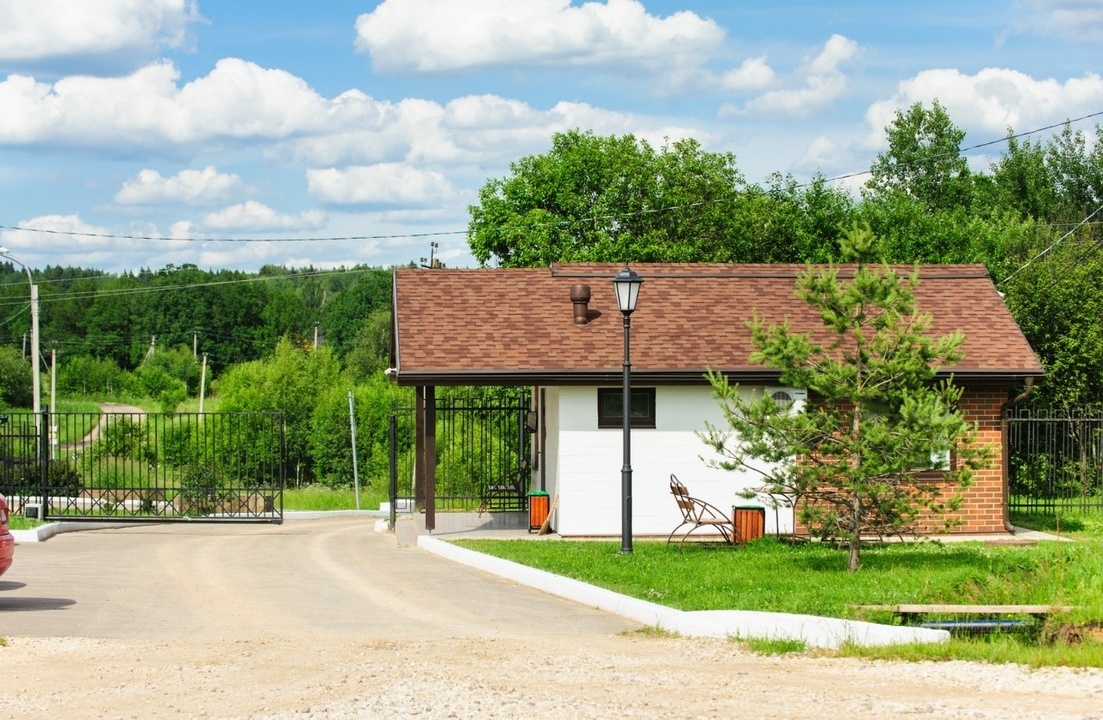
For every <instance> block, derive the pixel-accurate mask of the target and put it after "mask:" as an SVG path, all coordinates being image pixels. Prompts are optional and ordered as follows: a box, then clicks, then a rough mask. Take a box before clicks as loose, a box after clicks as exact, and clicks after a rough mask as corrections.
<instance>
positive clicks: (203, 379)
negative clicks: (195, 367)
mask: <svg viewBox="0 0 1103 720" xmlns="http://www.w3.org/2000/svg"><path fill="white" fill-rule="evenodd" d="M206 394H207V353H203V370H202V371H201V372H200V373H199V414H200V415H202V414H203V396H204V395H206Z"/></svg>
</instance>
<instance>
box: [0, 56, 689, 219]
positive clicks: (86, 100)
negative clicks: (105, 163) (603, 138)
mask: <svg viewBox="0 0 1103 720" xmlns="http://www.w3.org/2000/svg"><path fill="white" fill-rule="evenodd" d="M178 81H179V73H178V72H177V70H176V68H175V67H174V66H173V65H172V63H169V62H160V63H156V64H153V65H150V66H148V67H145V68H143V69H141V70H139V71H137V72H135V73H133V74H131V75H129V76H127V77H123V78H92V77H85V76H74V77H68V78H65V79H62V80H59V81H58V82H56V83H54V84H52V85H51V84H47V83H42V82H38V81H37V80H35V79H34V78H31V77H27V76H20V75H12V76H9V77H8V78H7V79H6V80H4V81H0V107H2V108H4V109H5V112H2V113H0V145H10V146H24V147H27V146H31V147H35V148H40V149H42V150H43V151H51V150H59V151H64V150H65V149H66V148H80V149H82V150H86V151H88V152H90V153H94V154H98V155H100V156H104V157H114V156H119V155H124V156H127V155H136V154H148V153H155V154H159V155H161V156H164V157H177V156H187V155H192V154H194V153H195V152H196V150H197V148H202V149H204V150H211V151H221V150H225V149H226V147H227V146H228V145H231V144H238V145H260V146H262V147H263V148H264V153H265V156H266V158H267V159H269V160H274V161H279V162H293V163H299V164H303V165H307V166H314V167H330V166H342V165H374V164H378V163H387V162H404V163H409V164H416V165H427V164H428V165H438V166H439V165H450V166H456V165H467V166H479V167H488V166H493V167H497V166H499V165H500V164H501V163H502V162H503V161H508V160H510V159H514V158H516V157H518V156H520V155H522V154H525V153H528V152H534V151H538V150H543V149H544V148H546V145H547V142H548V139H549V138H550V137H551V136H552V134H553V133H555V132H559V131H563V130H569V129H572V128H586V129H593V130H594V131H595V132H597V133H601V134H622V133H627V132H631V133H635V134H636V135H637V136H638V137H641V138H644V139H646V140H648V141H649V142H652V143H653V144H661V142H662V140H663V138H664V137H670V138H671V139H679V138H683V137H687V136H694V137H697V138H698V139H700V140H701V141H702V142H706V141H707V140H708V137H707V135H708V133H706V132H704V131H703V130H702V129H701V128H697V127H687V126H683V125H674V124H671V123H669V121H666V120H664V119H662V118H656V117H649V116H646V115H640V114H631V113H622V112H616V111H610V110H605V109H602V108H597V107H594V106H592V105H588V104H586V103H572V102H560V103H557V104H556V105H554V106H552V107H550V108H547V109H539V108H535V107H533V106H531V105H529V104H527V103H524V102H521V101H518V100H511V99H507V98H503V97H500V96H497V95H470V96H464V97H459V98H456V99H455V100H452V101H450V102H448V103H447V104H444V105H442V104H440V103H438V102H434V101H431V100H423V99H418V98H408V99H405V100H401V101H399V102H391V101H386V100H376V99H374V98H372V97H371V96H369V95H366V94H365V93H363V92H361V91H359V90H350V91H347V92H344V93H342V94H341V95H338V96H337V97H335V98H333V99H327V98H325V97H322V96H321V95H319V94H318V93H317V92H315V91H314V90H313V89H311V88H310V87H309V86H308V85H307V84H306V83H305V82H304V81H303V80H302V79H301V78H298V77H296V76H294V75H291V74H290V73H287V72H285V71H282V70H269V69H265V68H262V67H260V66H258V65H255V64H253V63H249V62H246V61H243V60H239V59H235V58H229V59H225V60H222V61H220V62H219V63H218V64H217V65H216V66H215V68H214V69H213V70H212V71H211V72H210V73H209V74H208V75H206V76H204V77H201V78H198V79H196V80H194V81H192V82H189V83H186V84H184V85H182V86H181V85H179V83H178ZM155 180H156V179H155V178H152V179H151V181H155ZM126 197H127V196H124V199H126ZM120 202H121V200H120Z"/></svg>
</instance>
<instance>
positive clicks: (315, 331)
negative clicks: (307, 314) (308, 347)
mask: <svg viewBox="0 0 1103 720" xmlns="http://www.w3.org/2000/svg"><path fill="white" fill-rule="evenodd" d="M314 349H315V350H317V349H318V323H314Z"/></svg>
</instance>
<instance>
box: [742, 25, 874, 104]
mask: <svg viewBox="0 0 1103 720" xmlns="http://www.w3.org/2000/svg"><path fill="white" fill-rule="evenodd" d="M860 54H861V47H859V45H858V43H856V42H854V41H853V40H850V39H849V38H846V37H843V36H842V35H838V34H836V35H832V36H831V37H830V38H828V40H827V42H826V43H824V46H823V49H822V50H820V52H819V53H818V54H816V55H815V56H813V57H811V58H808V59H806V60H805V61H804V64H803V65H802V67H801V69H800V74H801V75H802V76H803V77H804V86H803V87H799V88H792V89H781V90H771V91H770V92H767V93H763V94H762V95H759V96H758V97H756V98H754V99H753V100H751V101H749V102H748V103H747V104H746V105H745V106H744V107H743V108H742V109H739V108H735V107H733V106H726V107H724V108H722V109H721V115H732V114H747V113H749V114H754V115H783V116H788V117H802V116H807V115H809V114H811V113H812V112H815V111H816V110H820V109H822V108H824V107H826V106H828V105H830V104H831V103H833V102H834V101H836V100H838V99H839V98H840V97H841V96H842V94H843V92H844V91H845V90H846V85H847V83H846V75H845V74H843V66H845V65H846V64H848V63H850V62H851V61H853V60H855V59H856V58H857V57H858V56H859V55H860Z"/></svg>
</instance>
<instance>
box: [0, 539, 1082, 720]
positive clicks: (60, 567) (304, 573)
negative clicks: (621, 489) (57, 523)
mask: <svg viewBox="0 0 1103 720" xmlns="http://www.w3.org/2000/svg"><path fill="white" fill-rule="evenodd" d="M371 525H372V524H371V522H370V521H368V520H366V519H356V518H339V519H330V520H320V521H293V522H288V523H285V524H284V525H282V526H210V525H178V526H172V527H147V528H138V527H135V528H126V529H122V530H98V531H94V532H81V533H72V534H66V535H60V536H58V537H55V538H53V539H51V540H50V541H49V542H47V543H39V544H24V545H20V547H19V548H17V551H16V565H15V566H13V568H12V570H11V571H9V573H8V574H7V575H5V576H4V577H3V578H2V579H0V635H2V636H5V637H6V638H8V640H7V645H6V647H3V648H0V658H2V659H3V667H4V670H3V676H4V683H3V686H2V688H0V717H4V718H7V717H19V718H51V720H67V719H69V718H73V719H77V718H79V719H80V720H86V719H88V718H160V717H172V718H177V717H182V718H192V717H195V718H279V719H281V720H283V719H288V720H290V719H292V718H294V719H303V718H326V719H337V718H395V717H403V718H453V717H455V718H466V717H481V718H568V717H569V718H578V717H583V718H614V717H625V718H687V717H688V718H711V717H721V716H724V717H753V718H796V717H808V716H815V717H828V718H834V717H845V718H888V717H898V716H914V717H923V718H972V719H981V720H983V719H986V718H1001V719H1002V718H1009V717H1014V718H1103V671H1100V670H1086V671H1076V670H1068V669H1046V670H1036V671H1031V670H1029V669H1025V668H1021V667H1011V666H988V665H981V664H973V663H960V662H954V663H918V664H905V663H895V662H866V661H857V660H842V659H833V658H822V657H808V656H798V657H791V656H790V657H761V656H755V655H752V654H750V653H747V652H745V651H744V650H742V649H740V647H739V646H737V645H735V644H732V643H727V642H723V641H717V640H698V639H693V640H688V639H680V638H671V637H664V636H657V635H653V634H649V633H643V632H639V631H638V630H639V628H638V627H636V626H635V625H633V624H632V623H630V622H627V621H625V620H622V619H620V618H616V617H612V616H609V615H607V614H605V613H601V612H599V611H596V610H592V609H589V608H584V607H580V606H578V605H575V604H572V603H570V602H567V601H563V600H559V599H557V598H553V597H550V596H547V595H544V594H542V593H539V592H536V591H533V590H531V589H528V588H524V587H521V586H518V585H516V584H514V583H510V582H508V581H504V580H500V579H497V578H493V577H489V576H486V575H484V574H482V573H479V572H478V571H475V570H471V569H468V568H464V567H459V566H456V565H453V564H451V563H448V562H447V561H445V560H442V559H440V558H437V557H435V556H432V555H429V554H428V553H425V552H423V551H420V550H417V549H416V548H399V547H397V544H396V543H395V540H394V538H393V537H392V536H388V535H380V534H377V533H375V532H373V530H372V527H371Z"/></svg>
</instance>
